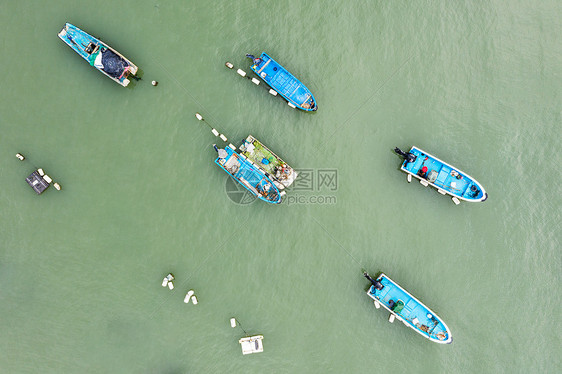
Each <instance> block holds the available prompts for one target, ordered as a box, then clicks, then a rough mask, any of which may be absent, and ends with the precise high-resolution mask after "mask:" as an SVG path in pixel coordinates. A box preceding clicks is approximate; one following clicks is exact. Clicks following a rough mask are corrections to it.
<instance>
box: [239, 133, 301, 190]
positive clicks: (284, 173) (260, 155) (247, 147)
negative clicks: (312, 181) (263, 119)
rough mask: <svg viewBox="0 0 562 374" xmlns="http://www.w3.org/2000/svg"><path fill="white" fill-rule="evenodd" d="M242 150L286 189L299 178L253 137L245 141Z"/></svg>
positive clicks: (250, 136)
mask: <svg viewBox="0 0 562 374" xmlns="http://www.w3.org/2000/svg"><path fill="white" fill-rule="evenodd" d="M240 150H241V151H242V154H243V155H244V156H245V157H246V158H248V160H250V161H252V162H253V163H254V164H255V165H256V166H257V167H259V168H260V169H262V170H264V171H265V172H266V173H268V174H270V175H271V176H272V177H273V178H274V179H275V180H277V181H278V182H279V183H281V184H283V186H285V187H289V186H290V185H291V184H292V183H293V182H294V180H295V179H296V178H297V175H298V173H297V172H296V171H295V170H294V169H293V168H292V167H290V166H289V165H288V164H287V163H286V162H285V161H283V160H282V159H281V158H280V157H279V156H277V155H276V154H275V153H273V152H272V151H271V150H270V149H269V148H267V147H266V146H265V145H263V144H262V143H261V142H260V141H259V140H257V139H256V138H254V137H253V136H252V135H249V136H248V137H247V138H246V139H245V140H244V142H243V143H242V145H241V146H240Z"/></svg>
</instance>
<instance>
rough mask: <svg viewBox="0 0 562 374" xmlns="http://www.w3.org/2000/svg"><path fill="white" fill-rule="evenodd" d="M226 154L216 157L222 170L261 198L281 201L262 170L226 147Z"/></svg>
mask: <svg viewBox="0 0 562 374" xmlns="http://www.w3.org/2000/svg"><path fill="white" fill-rule="evenodd" d="M226 152H227V154H228V156H227V157H225V158H220V157H217V159H216V160H215V162H216V163H217V165H219V166H220V167H221V168H222V169H223V170H225V171H226V172H228V173H229V174H231V175H232V176H233V178H234V179H236V180H238V181H239V182H240V183H241V184H242V185H243V186H244V187H245V188H246V189H248V190H249V191H250V192H252V193H253V194H254V195H255V196H257V197H258V198H260V199H261V200H264V201H267V202H269V203H274V204H278V203H280V202H281V194H280V193H279V190H278V189H277V187H275V185H274V184H273V182H272V181H271V180H269V179H268V178H267V177H266V176H265V175H264V174H263V172H261V171H260V170H258V169H257V168H256V167H255V166H254V165H252V164H251V163H249V162H248V161H247V160H244V159H243V158H241V157H240V156H239V155H238V153H236V152H234V151H233V150H232V149H231V148H229V147H227V148H226Z"/></svg>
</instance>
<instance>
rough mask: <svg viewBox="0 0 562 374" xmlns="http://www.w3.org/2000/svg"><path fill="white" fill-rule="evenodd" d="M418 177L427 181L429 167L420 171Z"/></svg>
mask: <svg viewBox="0 0 562 374" xmlns="http://www.w3.org/2000/svg"><path fill="white" fill-rule="evenodd" d="M418 175H419V176H420V177H422V178H424V179H427V166H424V167H423V168H421V169H420V170H419V171H418Z"/></svg>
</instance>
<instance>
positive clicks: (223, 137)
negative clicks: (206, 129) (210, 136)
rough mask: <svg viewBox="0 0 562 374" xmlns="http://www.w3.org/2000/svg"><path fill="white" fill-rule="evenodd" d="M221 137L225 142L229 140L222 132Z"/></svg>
mask: <svg viewBox="0 0 562 374" xmlns="http://www.w3.org/2000/svg"><path fill="white" fill-rule="evenodd" d="M219 138H221V139H222V141H223V142H226V141H227V140H228V139H227V137H226V136H224V134H220V135H219Z"/></svg>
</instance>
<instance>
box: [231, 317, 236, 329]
mask: <svg viewBox="0 0 562 374" xmlns="http://www.w3.org/2000/svg"><path fill="white" fill-rule="evenodd" d="M230 327H236V318H234V317H233V318H231V319H230Z"/></svg>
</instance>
